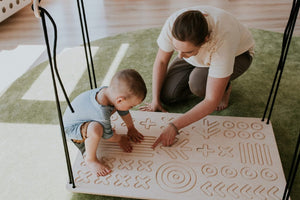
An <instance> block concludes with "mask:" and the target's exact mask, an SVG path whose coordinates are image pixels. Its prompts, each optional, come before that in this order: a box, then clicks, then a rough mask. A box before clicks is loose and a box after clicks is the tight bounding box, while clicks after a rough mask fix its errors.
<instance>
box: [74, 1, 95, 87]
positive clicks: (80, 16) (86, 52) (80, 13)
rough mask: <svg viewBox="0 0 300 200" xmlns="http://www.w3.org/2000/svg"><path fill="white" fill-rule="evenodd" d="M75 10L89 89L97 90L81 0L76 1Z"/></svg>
mask: <svg viewBox="0 0 300 200" xmlns="http://www.w3.org/2000/svg"><path fill="white" fill-rule="evenodd" d="M77 8H78V14H79V20H80V26H81V34H82V40H83V46H84V52H85V58H86V65H87V69H88V76H89V81H90V87H91V89H93V88H94V87H95V88H97V83H96V77H95V69H94V62H93V56H92V52H91V46H90V38H89V33H88V28H87V22H86V17H85V10H84V4H83V1H82V0H81V2H79V0H77ZM81 10H82V12H81ZM82 16H83V19H82ZM83 23H84V24H83ZM86 43H87V46H88V51H87V47H86ZM88 57H89V58H90V62H91V69H90V63H89V59H88ZM91 70H92V75H93V80H94V87H93V83H92V78H91Z"/></svg>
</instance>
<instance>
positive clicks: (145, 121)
mask: <svg viewBox="0 0 300 200" xmlns="http://www.w3.org/2000/svg"><path fill="white" fill-rule="evenodd" d="M131 115H132V117H133V120H134V124H135V126H136V128H137V129H138V130H139V131H140V132H141V133H142V134H143V135H144V136H145V139H144V141H143V142H142V143H140V144H133V151H132V152H131V153H125V152H123V151H122V150H121V149H120V147H119V146H118V145H117V144H116V143H110V142H107V141H101V142H100V145H99V147H98V157H99V158H102V159H103V161H104V162H105V163H106V164H107V165H108V166H109V167H111V169H112V170H113V171H112V173H111V174H109V175H107V176H105V177H96V176H95V175H93V174H92V173H91V172H90V171H89V170H88V169H87V167H86V165H85V163H84V160H83V158H82V155H81V154H80V153H78V155H77V158H76V161H75V163H74V164H73V173H74V179H75V184H76V188H75V189H73V188H72V186H71V185H69V184H67V188H68V189H69V190H70V191H72V192H80V193H90V194H100V195H109V196H121V197H132V198H141V199H172V200H173V199H174V200H182V199H197V200H202V199H203V200H212V199H213V200H216V199H222V200H224V199H225V200H227V199H228V200H233V199H242V200H248V199H249V200H253V199H255V200H260V199H261V200H265V199H267V200H273V199H274V200H277V199H278V200H279V199H281V197H282V194H283V191H284V187H285V184H286V181H285V177H284V173H283V169H282V165H281V160H280V157H279V152H278V149H277V145H276V141H275V137H274V133H273V129H272V125H271V124H266V123H264V122H261V119H259V118H245V117H224V116H207V117H205V118H204V119H202V120H199V121H197V122H195V123H193V124H191V125H189V126H187V127H185V128H183V129H181V130H180V135H179V136H178V140H177V142H176V143H175V144H174V145H172V146H171V147H163V146H162V145H158V146H157V147H156V149H155V150H153V149H152V148H151V145H152V144H153V143H154V141H155V140H156V138H157V137H158V136H159V134H160V133H161V131H162V130H163V128H164V127H165V126H167V125H168V123H169V122H170V121H172V120H174V119H175V118H176V117H177V116H180V115H181V114H175V113H159V112H156V113H154V112H141V111H131ZM111 122H112V126H113V128H115V129H116V131H117V132H118V133H124V134H125V133H126V131H127V129H126V126H125V123H124V122H123V121H122V119H121V118H120V116H119V115H117V114H114V115H113V116H112V117H111Z"/></svg>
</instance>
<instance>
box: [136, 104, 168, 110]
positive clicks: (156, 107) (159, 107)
mask: <svg viewBox="0 0 300 200" xmlns="http://www.w3.org/2000/svg"><path fill="white" fill-rule="evenodd" d="M145 104H146V105H145V106H141V107H139V110H141V111H148V112H156V111H161V112H167V110H165V109H164V108H163V107H162V105H161V104H160V103H153V102H152V103H145Z"/></svg>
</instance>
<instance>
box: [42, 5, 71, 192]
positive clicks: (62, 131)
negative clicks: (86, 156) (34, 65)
mask: <svg viewBox="0 0 300 200" xmlns="http://www.w3.org/2000/svg"><path fill="white" fill-rule="evenodd" d="M39 10H40V11H41V12H40V16H41V19H42V26H43V31H44V37H45V43H46V46H47V53H48V59H49V64H50V68H51V75H52V82H53V87H54V94H55V99H56V107H57V113H58V118H59V124H60V129H61V135H62V139H63V145H64V150H65V157H66V162H67V168H68V174H69V183H70V184H72V185H73V188H75V187H76V186H75V182H74V177H73V172H72V166H71V162H70V156H69V151H68V145H67V140H66V135H65V130H64V125H63V119H62V114H61V108H60V102H59V97H58V92H57V86H56V81H55V74H54V71H55V72H56V75H57V78H58V80H59V82H60V84H61V87H62V88H64V87H63V84H62V82H61V79H60V77H59V73H58V70H57V65H56V43H57V28H56V24H55V22H54V20H53V18H52V17H51V16H50V14H49V13H48V12H47V11H46V10H45V9H44V8H42V7H39ZM44 14H46V15H47V17H48V18H49V19H50V21H51V23H52V25H53V27H54V45H53V46H54V47H53V61H54V65H53V63H52V56H51V51H50V45H49V38H48V33H47V25H46V20H45V16H44ZM63 91H64V89H63ZM64 94H65V97H66V99H68V97H67V96H66V93H65V91H64ZM67 102H68V104H69V106H70V109H71V110H72V112H74V110H73V108H72V106H71V104H70V103H69V101H68V100H67Z"/></svg>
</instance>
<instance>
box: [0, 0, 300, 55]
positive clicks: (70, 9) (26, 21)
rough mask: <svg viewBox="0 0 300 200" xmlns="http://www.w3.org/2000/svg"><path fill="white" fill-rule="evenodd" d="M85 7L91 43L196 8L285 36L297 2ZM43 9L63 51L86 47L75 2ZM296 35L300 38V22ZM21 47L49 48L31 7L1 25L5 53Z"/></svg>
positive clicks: (57, 0)
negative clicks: (227, 14)
mask: <svg viewBox="0 0 300 200" xmlns="http://www.w3.org/2000/svg"><path fill="white" fill-rule="evenodd" d="M84 3H85V10H86V16H87V20H88V27H89V33H90V39H91V40H95V39H99V38H103V37H107V36H112V35H115V34H118V33H123V32H127V31H133V30H138V29H144V28H151V27H161V26H162V25H163V23H164V21H165V20H166V18H167V17H168V16H169V15H170V14H171V13H172V12H174V11H176V10H178V9H181V8H184V7H189V6H194V5H212V6H215V7H219V8H222V9H225V10H227V11H229V12H231V13H232V14H233V15H235V16H236V17H237V18H238V19H239V20H240V21H241V22H243V23H244V24H245V25H247V26H248V27H251V28H258V29H265V30H270V31H276V32H283V31H284V28H285V26H286V23H287V21H288V17H289V14H290V10H291V6H292V0H252V1H249V0H210V1H208V0H89V1H84ZM41 5H42V6H43V7H44V8H45V9H47V10H48V11H49V13H50V14H51V15H52V16H53V18H54V20H55V21H56V23H57V27H58V31H59V38H58V49H62V48H65V47H70V46H75V45H79V44H82V37H81V30H80V24H79V17H78V11H77V1H76V0H63V1H61V0H42V1H41ZM298 18H299V17H298ZM50 30H51V29H50ZM294 35H300V25H299V22H298V23H296V26H295V30H294ZM21 44H25V45H26V44H44V37H43V31H42V28H41V23H40V20H39V19H37V18H35V17H34V14H33V12H32V10H31V7H30V6H27V7H25V8H24V9H22V10H20V11H19V12H17V13H16V14H14V15H13V16H11V17H9V18H7V19H6V20H4V21H3V22H1V23H0V50H8V49H14V48H16V47H17V46H18V45H21Z"/></svg>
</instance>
